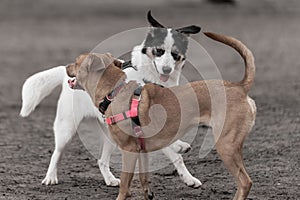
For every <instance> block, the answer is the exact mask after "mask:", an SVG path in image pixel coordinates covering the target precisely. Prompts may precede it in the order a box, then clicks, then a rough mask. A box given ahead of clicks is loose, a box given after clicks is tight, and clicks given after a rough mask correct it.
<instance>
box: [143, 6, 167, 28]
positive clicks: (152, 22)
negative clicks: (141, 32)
mask: <svg viewBox="0 0 300 200" xmlns="http://www.w3.org/2000/svg"><path fill="white" fill-rule="evenodd" d="M147 19H148V22H149V23H150V25H151V26H153V27H156V28H165V26H164V25H162V24H161V23H159V22H158V21H157V20H156V19H154V18H153V17H152V15H151V10H149V11H148V13H147Z"/></svg>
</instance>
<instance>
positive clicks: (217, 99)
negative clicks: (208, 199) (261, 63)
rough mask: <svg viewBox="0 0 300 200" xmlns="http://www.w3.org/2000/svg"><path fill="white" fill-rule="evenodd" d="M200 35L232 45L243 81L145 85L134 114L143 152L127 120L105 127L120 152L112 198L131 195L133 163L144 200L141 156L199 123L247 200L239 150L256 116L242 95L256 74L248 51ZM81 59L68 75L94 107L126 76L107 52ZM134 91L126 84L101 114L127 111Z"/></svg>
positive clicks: (238, 196)
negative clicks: (115, 193) (240, 63)
mask: <svg viewBox="0 0 300 200" xmlns="http://www.w3.org/2000/svg"><path fill="white" fill-rule="evenodd" d="M205 35H207V36H208V37H210V38H212V39H214V40H217V41H220V42H222V43H224V44H227V45H229V46H231V47H233V48H234V49H236V50H237V51H238V52H239V53H240V54H241V56H242V57H243V59H244V61H245V76H244V78H243V80H242V81H240V82H237V83H233V82H229V81H223V80H206V81H197V82H192V83H190V84H186V85H182V86H176V87H172V88H163V87H160V86H158V85H154V84H147V85H145V86H144V87H143V89H142V92H141V96H140V101H139V110H138V116H139V119H140V123H141V127H142V130H143V138H144V144H145V148H141V144H140V143H139V141H140V140H138V139H137V137H136V136H135V135H134V133H133V130H132V124H131V123H132V122H131V120H130V119H126V120H124V121H121V122H118V123H116V124H112V125H109V129H110V132H111V135H112V138H113V139H114V140H115V141H116V143H117V144H118V145H119V146H120V148H121V149H122V164H123V166H122V174H121V185H120V190H119V195H118V198H117V199H126V197H127V196H129V195H130V193H129V187H130V183H131V180H132V177H133V171H134V168H135V165H136V161H137V160H139V170H140V180H141V183H142V186H143V189H144V194H145V195H144V198H145V199H148V198H151V195H149V186H148V174H147V165H148V158H147V154H146V153H147V152H151V151H155V150H157V149H161V148H163V147H165V146H168V145H169V144H170V143H172V142H174V141H176V140H177V139H179V138H181V137H182V136H183V135H184V134H185V133H186V132H188V130H189V129H191V128H192V127H193V126H198V124H199V123H200V124H205V125H208V126H211V127H212V130H213V134H214V137H215V146H216V149H217V152H218V154H219V156H220V158H221V159H222V160H223V162H224V164H225V166H226V167H227V169H228V170H229V172H230V173H231V174H232V175H233V176H234V177H235V181H236V183H237V192H236V194H235V197H234V199H235V200H242V199H246V197H247V195H248V193H249V191H250V188H251V185H252V181H251V179H250V177H249V176H248V174H247V172H246V169H245V167H244V163H243V155H242V149H243V142H244V140H245V138H246V136H247V135H248V134H249V132H250V131H251V129H252V126H253V125H254V121H255V116H256V107H255V102H254V101H253V100H252V99H251V98H250V97H249V96H248V95H247V94H248V91H249V90H250V88H251V86H252V84H253V80H254V75H255V65H254V58H253V55H252V53H251V51H250V50H248V49H247V47H246V46H245V45H243V44H242V43H241V42H240V41H238V40H236V39H234V38H231V37H227V36H222V35H218V34H215V33H205ZM84 57H85V59H82V58H81V59H78V61H77V62H78V63H77V64H75V67H74V66H73V67H72V68H71V67H70V68H68V69H67V71H68V74H69V75H70V76H74V75H76V77H77V84H79V85H80V86H81V87H82V88H84V90H86V91H87V92H88V93H89V95H90V96H91V98H92V100H93V102H94V103H95V106H97V107H98V105H99V103H100V102H102V101H103V99H104V97H105V96H106V95H107V94H109V93H110V92H111V91H113V90H114V88H116V86H118V85H120V83H121V82H122V81H124V80H125V79H126V77H125V74H124V72H122V70H120V69H119V67H120V66H119V63H118V62H116V60H115V59H114V58H113V57H112V56H111V55H110V54H88V55H84ZM136 87H137V84H136V83H135V82H129V83H127V84H125V85H124V86H123V88H122V89H121V90H120V91H119V93H118V94H117V95H116V97H115V98H114V100H113V101H112V103H111V104H110V106H109V107H108V110H107V111H106V113H105V114H106V116H112V115H115V114H119V113H122V112H124V111H127V110H129V109H130V108H129V107H130V102H131V100H132V98H133V92H134V90H135V89H136Z"/></svg>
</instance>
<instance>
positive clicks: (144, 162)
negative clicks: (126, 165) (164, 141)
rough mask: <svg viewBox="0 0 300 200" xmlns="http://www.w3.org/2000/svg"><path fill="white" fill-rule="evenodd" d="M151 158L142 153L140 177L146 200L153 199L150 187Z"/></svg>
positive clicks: (140, 157)
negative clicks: (149, 167)
mask: <svg viewBox="0 0 300 200" xmlns="http://www.w3.org/2000/svg"><path fill="white" fill-rule="evenodd" d="M148 166H149V158H148V154H147V153H140V156H139V173H140V174H139V176H140V181H141V185H142V187H143V191H144V199H145V200H148V199H153V193H152V192H151V191H150V187H149V181H148V180H149V169H148Z"/></svg>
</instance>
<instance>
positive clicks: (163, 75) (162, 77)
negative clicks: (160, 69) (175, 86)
mask: <svg viewBox="0 0 300 200" xmlns="http://www.w3.org/2000/svg"><path fill="white" fill-rule="evenodd" d="M169 78H170V75H166V74H159V79H160V80H161V81H162V82H167V81H168V80H169Z"/></svg>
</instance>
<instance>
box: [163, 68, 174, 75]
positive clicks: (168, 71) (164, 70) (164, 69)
mask: <svg viewBox="0 0 300 200" xmlns="http://www.w3.org/2000/svg"><path fill="white" fill-rule="evenodd" d="M162 70H163V72H164V74H170V72H171V71H172V68H171V67H168V66H163V68H162Z"/></svg>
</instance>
